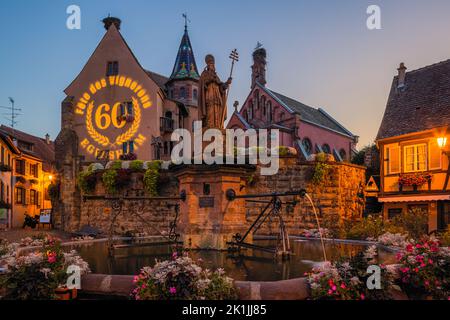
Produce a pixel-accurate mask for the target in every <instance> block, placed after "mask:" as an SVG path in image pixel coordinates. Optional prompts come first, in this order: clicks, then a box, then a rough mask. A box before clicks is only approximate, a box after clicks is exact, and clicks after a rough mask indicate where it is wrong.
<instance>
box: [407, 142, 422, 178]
mask: <svg viewBox="0 0 450 320" xmlns="http://www.w3.org/2000/svg"><path fill="white" fill-rule="evenodd" d="M403 155H404V161H405V162H404V163H405V168H404V169H405V170H404V171H405V172H417V171H425V170H426V169H427V145H426V144H425V143H423V144H416V145H411V146H405V147H404V148H403Z"/></svg>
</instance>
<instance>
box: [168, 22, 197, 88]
mask: <svg viewBox="0 0 450 320" xmlns="http://www.w3.org/2000/svg"><path fill="white" fill-rule="evenodd" d="M199 78H200V76H199V73H198V69H197V64H196V63H195V57H194V51H193V50H192V45H191V40H190V39H189V35H188V31H187V27H185V28H184V34H183V37H182V38H181V43H180V47H179V49H178V54H177V58H176V59H175V64H174V66H173V70H172V74H171V75H170V80H174V79H195V80H198V79H199Z"/></svg>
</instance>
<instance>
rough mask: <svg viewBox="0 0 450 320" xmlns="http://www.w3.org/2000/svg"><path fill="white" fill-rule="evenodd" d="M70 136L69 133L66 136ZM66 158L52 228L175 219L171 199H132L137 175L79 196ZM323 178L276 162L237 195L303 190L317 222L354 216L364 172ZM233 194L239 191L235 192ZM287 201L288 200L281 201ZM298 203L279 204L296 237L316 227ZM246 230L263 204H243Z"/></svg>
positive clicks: (271, 230)
mask: <svg viewBox="0 0 450 320" xmlns="http://www.w3.org/2000/svg"><path fill="white" fill-rule="evenodd" d="M67 134H68V135H70V134H69V133H67ZM69 159H70V157H66V158H64V159H61V160H62V162H61V166H60V170H61V172H60V177H61V198H60V204H59V205H57V206H55V208H54V211H55V212H54V216H55V217H54V221H55V226H56V227H57V228H60V229H64V230H66V231H71V232H73V231H76V230H79V229H80V228H81V227H82V226H83V225H87V224H89V225H91V226H94V227H96V228H98V229H100V230H102V231H103V232H105V233H108V232H109V229H110V227H111V225H112V226H113V231H114V233H115V234H118V235H124V234H127V233H130V232H131V233H142V232H145V233H147V234H151V235H157V234H159V232H160V231H163V232H167V231H168V230H169V226H170V223H171V222H172V221H173V219H174V216H175V208H174V205H175V204H176V203H178V201H177V200H149V199H146V200H142V199H141V200H137V199H136V198H139V197H141V196H143V195H145V192H144V186H143V183H142V174H138V173H133V176H132V179H131V180H132V182H131V184H130V186H129V187H128V188H126V190H124V191H123V192H122V193H120V194H119V195H118V197H119V198H120V199H121V200H120V201H117V200H118V199H117V196H116V197H108V196H105V192H104V189H103V186H102V183H101V179H99V180H100V181H99V182H98V183H97V189H96V191H95V193H94V195H92V196H89V197H83V196H82V195H81V193H80V191H79V190H78V188H77V186H76V182H75V181H76V176H77V174H78V172H79V169H76V168H79V163H80V162H79V161H76V160H75V159H76V158H72V161H69ZM329 165H330V168H329V170H328V174H327V175H326V176H325V179H324V182H323V184H321V185H319V186H317V185H313V184H312V183H311V178H312V175H313V173H314V166H315V163H314V162H298V160H297V159H296V158H281V159H280V170H279V172H278V174H277V175H274V176H261V175H259V174H258V170H259V169H257V171H256V172H255V173H254V174H253V175H252V174H250V175H252V178H251V179H249V176H247V177H242V178H241V179H242V181H241V185H242V188H243V189H242V190H241V191H240V192H239V193H240V194H260V193H273V192H285V191H293V190H299V189H302V188H304V189H306V190H307V192H308V193H309V194H310V195H311V197H312V199H313V202H314V204H315V206H316V207H317V211H318V214H319V216H320V219H321V220H327V221H335V222H336V223H337V220H339V219H343V218H358V217H360V216H361V214H362V212H363V208H364V199H361V198H360V197H359V196H358V194H359V193H360V192H362V190H363V185H364V179H365V178H364V175H365V169H364V168H363V167H359V166H355V165H351V164H346V163H335V162H333V163H330V164H329ZM159 184H160V190H159V191H160V195H161V196H168V197H176V196H179V184H178V180H177V178H176V177H175V174H174V173H173V172H172V171H170V170H169V171H167V170H163V171H162V174H161V177H160V183H159ZM236 191H239V190H236ZM283 200H286V201H292V200H294V198H292V197H287V198H283ZM296 200H297V201H298V202H297V204H296V205H295V206H294V205H293V204H284V205H283V208H282V213H283V218H284V221H285V223H286V225H287V228H288V231H289V234H291V235H293V234H299V233H300V231H301V230H302V229H304V228H316V222H315V219H314V214H313V210H312V207H311V205H310V204H309V203H308V202H307V200H306V199H301V198H299V199H296ZM245 203H246V204H245V210H246V217H247V222H248V226H250V225H251V223H252V222H253V221H254V220H255V219H256V217H257V215H258V214H259V212H260V210H261V207H262V206H263V204H261V203H253V202H249V201H247V202H245ZM277 231H278V221H277V220H276V219H272V221H267V223H265V224H264V225H263V226H262V228H261V229H260V230H259V231H258V232H257V234H259V235H271V234H276V233H277Z"/></svg>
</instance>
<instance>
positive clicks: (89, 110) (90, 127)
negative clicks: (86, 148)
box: [86, 101, 109, 147]
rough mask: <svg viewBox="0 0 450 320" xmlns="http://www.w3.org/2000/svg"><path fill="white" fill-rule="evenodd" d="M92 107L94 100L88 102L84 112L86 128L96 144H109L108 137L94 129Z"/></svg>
mask: <svg viewBox="0 0 450 320" xmlns="http://www.w3.org/2000/svg"><path fill="white" fill-rule="evenodd" d="M93 109H94V101H91V103H89V106H88V108H87V112H86V128H87V131H88V133H89V135H90V136H91V137H92V139H94V140H95V141H96V142H97V143H98V144H100V145H102V146H104V147H106V146H108V145H109V138H108V137H106V136H104V135H102V134H101V133H99V132H98V131H97V130H95V128H94V125H93V124H92V110H93Z"/></svg>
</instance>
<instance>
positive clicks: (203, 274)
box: [132, 253, 238, 300]
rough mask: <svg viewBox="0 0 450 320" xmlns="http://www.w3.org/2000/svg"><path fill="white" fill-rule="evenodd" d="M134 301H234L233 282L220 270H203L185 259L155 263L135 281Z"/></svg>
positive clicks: (145, 269) (235, 292) (184, 257)
mask: <svg viewBox="0 0 450 320" xmlns="http://www.w3.org/2000/svg"><path fill="white" fill-rule="evenodd" d="M134 282H135V289H134V290H133V291H132V296H133V297H134V299H136V300H231V299H237V297H238V296H237V291H236V289H235V287H234V285H233V280H232V279H231V278H228V277H227V276H225V273H224V271H223V270H222V269H218V270H216V271H214V272H211V271H209V270H208V269H203V268H202V267H201V266H199V265H198V264H197V263H196V262H194V261H193V260H192V259H191V258H189V257H188V256H187V255H184V256H181V257H178V256H177V253H174V254H173V256H172V260H166V261H157V263H156V264H155V266H154V267H153V268H149V267H144V268H143V269H142V271H141V274H140V275H139V276H136V277H135V280H134Z"/></svg>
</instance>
